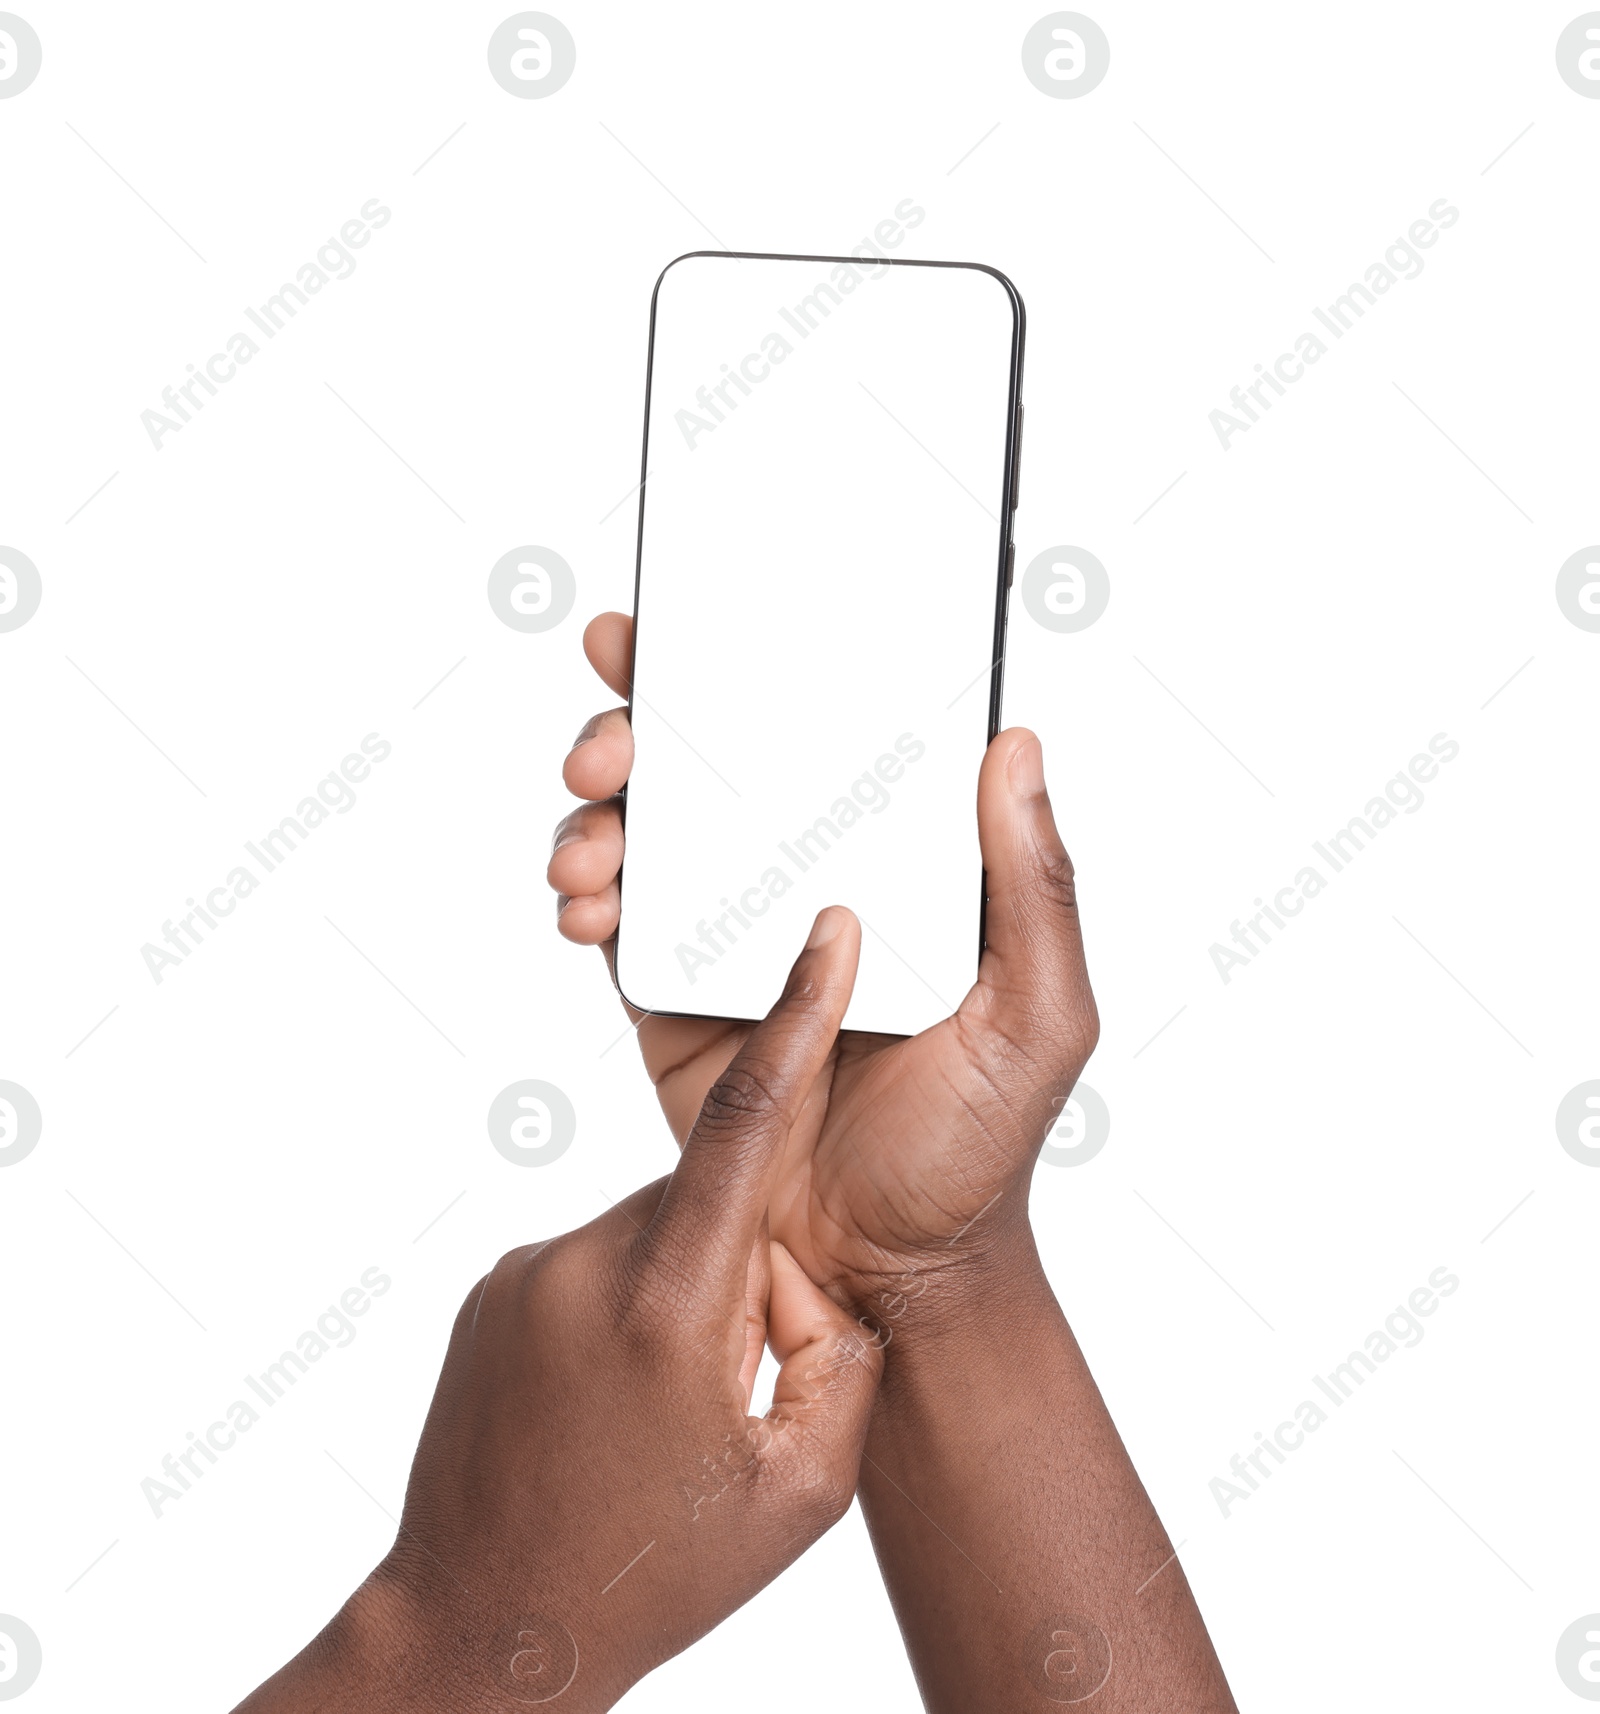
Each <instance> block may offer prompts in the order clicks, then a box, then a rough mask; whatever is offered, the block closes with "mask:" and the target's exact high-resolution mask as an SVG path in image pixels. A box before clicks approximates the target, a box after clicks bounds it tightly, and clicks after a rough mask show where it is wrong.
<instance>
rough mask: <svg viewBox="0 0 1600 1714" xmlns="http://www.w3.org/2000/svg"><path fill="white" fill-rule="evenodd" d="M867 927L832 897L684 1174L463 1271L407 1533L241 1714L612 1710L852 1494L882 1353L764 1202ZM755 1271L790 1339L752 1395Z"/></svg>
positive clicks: (781, 1334)
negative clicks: (771, 1236)
mask: <svg viewBox="0 0 1600 1714" xmlns="http://www.w3.org/2000/svg"><path fill="white" fill-rule="evenodd" d="M860 944H861V939H860V929H859V926H858V925H857V923H856V920H855V918H854V917H853V916H851V915H850V913H849V912H848V911H844V910H838V909H833V910H828V911H824V912H823V913H822V915H821V916H819V917H818V919H817V923H816V926H815V928H814V930H813V933H812V937H811V939H810V941H809V942H808V944H807V947H806V949H805V950H804V951H803V952H802V953H801V954H800V957H799V959H798V961H797V962H796V964H795V967H794V970H793V971H792V973H791V975H790V978H789V982H788V986H787V987H786V989H785V991H784V994H783V996H782V998H781V999H780V1000H779V1001H778V1003H777V1005H776V1006H774V1008H773V1010H772V1012H771V1013H770V1014H769V1015H768V1017H767V1018H766V1020H765V1021H764V1022H763V1023H762V1024H761V1025H759V1026H758V1027H757V1028H755V1029H753V1030H752V1031H751V1032H750V1034H749V1036H748V1038H747V1039H746V1041H745V1042H744V1043H743V1045H742V1047H741V1049H740V1052H739V1055H738V1057H737V1058H736V1059H735V1060H734V1061H733V1062H732V1063H731V1064H730V1065H729V1066H728V1067H727V1069H726V1071H725V1072H724V1073H723V1075H722V1076H721V1077H720V1078H719V1079H718V1081H717V1084H716V1086H715V1087H714V1088H712V1089H711V1090H709V1091H708V1092H707V1097H706V1100H705V1102H704V1103H703V1104H702V1106H701V1109H700V1112H699V1113H698V1115H697V1117H696V1120H695V1123H694V1126H693V1127H692V1129H691V1131H690V1134H689V1136H688V1138H687V1140H686V1142H685V1145H684V1150H683V1155H682V1158H681V1159H680V1161H679V1163H678V1167H677V1170H676V1171H675V1172H674V1173H673V1174H672V1176H671V1177H670V1178H668V1179H665V1180H662V1181H661V1182H660V1183H657V1184H652V1185H647V1186H646V1187H645V1188H644V1189H643V1190H641V1191H638V1192H636V1193H635V1194H634V1195H633V1196H632V1197H630V1198H629V1199H628V1200H627V1201H626V1202H623V1203H619V1204H618V1205H617V1207H615V1208H613V1209H611V1210H609V1211H608V1212H607V1213H605V1214H603V1215H601V1216H600V1218H599V1219H597V1220H595V1221H592V1222H591V1223H590V1224H589V1225H588V1226H585V1227H583V1228H581V1229H580V1230H579V1231H576V1232H569V1233H568V1234H566V1236H565V1237H561V1238H556V1239H553V1240H552V1241H551V1242H549V1243H547V1244H535V1245H529V1246H528V1247H526V1248H524V1249H521V1250H513V1251H512V1252H511V1253H510V1254H509V1255H507V1256H505V1257H503V1258H502V1259H501V1260H500V1262H499V1263H497V1264H496V1266H495V1267H494V1268H493V1269H492V1270H491V1272H490V1273H489V1274H488V1275H486V1276H485V1277H484V1278H483V1279H482V1280H480V1281H479V1282H478V1284H477V1285H476V1286H474V1287H473V1289H472V1291H471V1292H470V1293H468V1295H467V1299H466V1302H465V1303H463V1304H462V1306H461V1313H460V1314H459V1315H458V1316H457V1317H456V1324H455V1328H454V1330H453V1332H452V1333H451V1336H450V1347H449V1350H448V1352H447V1353H446V1356H445V1362H444V1371H443V1373H442V1374H441V1375H440V1377H439V1385H438V1389H437V1391H436V1392H435V1394H434V1399H433V1406H432V1409H431V1410H430V1411H429V1412H428V1420H427V1423H426V1425H425V1426H424V1428H423V1431H422V1441H421V1444H420V1445H419V1446H418V1448H417V1456H416V1462H415V1463H414V1464H413V1466H412V1470H411V1481H410V1483H409V1484H408V1486H407V1490H406V1502H405V1511H404V1514H403V1516H402V1518H401V1523H400V1533H399V1536H398V1538H397V1539H396V1541H395V1544H394V1547H393V1548H392V1550H391V1551H390V1552H389V1554H388V1555H387V1557H386V1558H385V1559H384V1561H383V1563H382V1564H381V1565H379V1566H378V1568H377V1569H376V1570H375V1571H374V1572H373V1574H372V1575H371V1576H370V1577H369V1578H368V1579H367V1581H366V1582H365V1583H364V1584H363V1585H362V1587H361V1588H360V1589H359V1590H357V1592H356V1593H355V1594H354V1595H353V1596H352V1597H351V1598H350V1600H349V1601H348V1602H346V1604H345V1606H344V1608H343V1609H342V1610H341V1611H340V1613H339V1615H338V1616H337V1617H336V1618H335V1619H334V1621H333V1623H332V1624H330V1625H329V1626H328V1628H327V1629H326V1630H325V1631H324V1632H323V1633H322V1634H321V1635H320V1636H319V1637H318V1638H317V1639H316V1640H315V1641H314V1642H312V1643H311V1644H310V1645H309V1647H307V1648H306V1649H305V1650H304V1651H303V1652H302V1653H301V1654H299V1655H298V1656H296V1658H295V1659H294V1660H292V1661H290V1662H289V1664H288V1665H287V1666H285V1667H284V1668H283V1669H282V1670H281V1671H280V1672H278V1673H277V1674H275V1675H274V1676H273V1677H272V1678H271V1679H269V1680H268V1681H267V1682H266V1683H265V1684H264V1685H262V1686H261V1687H260V1688H259V1689H258V1690H257V1691H255V1692H254V1694H252V1695H251V1696H249V1697H247V1698H246V1699H245V1701H244V1702H243V1703H242V1704H241V1706H240V1710H239V1714H288V1711H296V1714H305V1711H309V1710H318V1711H322V1714H346V1711H352V1714H353V1711H355V1710H363V1711H365V1710H371V1709H382V1710H384V1711H385V1714H424V1711H426V1714H458V1711H459V1714H468V1711H471V1714H476V1711H478V1710H487V1709H496V1710H500V1709H515V1708H518V1707H526V1706H529V1705H531V1704H533V1703H542V1702H557V1701H559V1706H560V1708H561V1709H562V1710H563V1714H593V1711H597V1710H602V1709H606V1708H609V1707H610V1706H611V1705H612V1704H613V1703H614V1702H615V1701H616V1700H617V1699H618V1698H619V1697H620V1696H621V1695H622V1694H623V1693H624V1692H625V1691H627V1690H628V1689H629V1688H630V1687H631V1686H632V1685H633V1684H635V1683H637V1681H638V1680H639V1679H640V1678H642V1677H643V1676H644V1675H645V1674H646V1673H647V1672H649V1671H650V1670H651V1669H652V1668H653V1667H655V1666H658V1665H660V1663H661V1662H662V1661H664V1660H666V1659H668V1658H669V1657H670V1656H672V1655H674V1654H676V1653H678V1652H679V1650H681V1649H684V1648H686V1647H688V1645H689V1644H690V1643H692V1642H693V1641H694V1640H695V1639H696V1638H697V1637H700V1636H703V1635H704V1634H705V1633H706V1632H707V1631H709V1630H710V1629H711V1628H712V1627H713V1626H714V1625H716V1624H718V1623H720V1622H721V1621H722V1620H723V1619H725V1618H726V1617H727V1616H728V1614H730V1613H731V1612H733V1611H734V1610H735V1609H736V1608H738V1607H739V1606H741V1605H742V1604H743V1603H744V1602H746V1601H747V1600H749V1599H750V1597H751V1596H752V1595H754V1594H755V1593H756V1591H757V1590H759V1589H760V1588H762V1587H763V1585H765V1584H766V1583H768V1582H770V1581H771V1580H772V1578H773V1577H775V1576H776V1575H777V1574H778V1573H779V1572H780V1571H781V1570H782V1569H783V1568H784V1567H785V1566H786V1565H788V1564H789V1563H790V1562H791V1561H792V1560H794V1559H795V1558H796V1557H797V1556H798V1555H799V1554H800V1553H802V1552H803V1551H804V1550H805V1549H806V1548H807V1547H809V1546H810V1545H811V1543H812V1542H813V1541H815V1540H816V1539H817V1537H818V1536H820V1535H821V1534H822V1533H823V1532H824V1531H825V1530H827V1529H828V1528H829V1527H830V1526H831V1525H832V1524H833V1523H834V1522H835V1521H837V1519H838V1518H839V1517H840V1516H842V1515H843V1513H844V1511H845V1510H846V1508H847V1507H848V1506H849V1504H850V1499H851V1495H852V1493H853V1491H854V1487H855V1478H856V1471H857V1468H858V1466H859V1463H860V1458H861V1441H862V1437H863V1435H864V1434H865V1432H866V1424H867V1415H868V1412H869V1410H870V1408H871V1403H872V1395H873V1392H874V1389H875V1388H876V1386H877V1383H878V1378H879V1375H880V1372H881V1369H882V1358H881V1355H880V1353H879V1351H878V1350H877V1348H876V1346H875V1345H874V1343H873V1341H871V1340H870V1339H869V1338H867V1337H865V1336H864V1335H863V1333H862V1331H861V1329H860V1328H859V1327H857V1326H856V1324H855V1322H854V1321H853V1320H852V1319H851V1318H850V1316H849V1315H847V1314H846V1313H845V1312H844V1311H843V1310H841V1309H840V1308H839V1307H838V1306H837V1305H836V1304H834V1303H833V1302H831V1301H830V1300H829V1299H828V1298H827V1297H826V1296H824V1295H823V1293H822V1292H820V1291H819V1290H818V1289H817V1288H816V1286H814V1285H813V1284H812V1283H811V1282H810V1281H809V1280H808V1279H807V1278H806V1276H805V1275H804V1273H802V1272H801V1270H800V1268H799V1267H798V1266H797V1265H796V1264H795V1262H794V1261H793V1259H792V1258H791V1257H789V1256H788V1255H787V1253H786V1252H785V1251H783V1249H782V1248H781V1247H780V1246H778V1245H770V1246H769V1244H768V1242H767V1240H766V1239H765V1236H764V1222H765V1216H766V1206H767V1201H768V1198H769V1196H770V1194H771V1189H772V1185H773V1182H774V1180H775V1177H776V1173H777V1167H778V1162H779V1161H780V1160H781V1158H782V1155H783V1151H784V1146H785V1144H786V1142H787V1138H788V1133H789V1130H790V1128H791V1127H792V1125H793V1124H794V1122H795V1119H796V1116H797V1115H798V1112H799V1110H800V1108H801V1106H802V1105H803V1103H804V1101H805V1098H806V1094H807V1092H808V1091H809V1089H810V1087H811V1085H812V1083H813V1082H814V1081H815V1079H816V1077H817V1074H818V1072H819V1070H820V1068H821V1066H822V1064H823V1062H824V1061H825V1060H826V1058H827V1056H828V1055H829V1054H830V1053H831V1051H832V1049H833V1044H834V1040H835V1037H836V1034H837V1031H838V1028H839V1020H840V1019H841V1018H842V1017H843V1015H844V1008H845V1005H846V1003H847V1001H848V999H849V996H850V990H851V986H852V984H853V982H854V979H855V966H856V958H857V955H858V953H859V951H860ZM757 1255H759V1257H760V1258H761V1264H762V1265H761V1267H760V1268H759V1269H753V1268H752V1257H753V1256H757ZM756 1274H758V1275H759V1288H758V1290H757V1291H756V1294H755V1295H756V1297H757V1299H758V1304H757V1307H758V1311H759V1322H760V1325H759V1327H758V1329H757V1332H758V1335H759V1337H758V1339H757V1342H756V1345H755V1355H756V1356H759V1354H760V1340H761V1339H763V1338H764V1339H766V1340H768V1341H770V1342H771V1344H772V1347H773V1350H774V1352H775V1354H776V1355H777V1356H778V1357H779V1358H780V1360H781V1363H782V1367H781V1369H780V1371H779V1374H778V1377H777V1381H776V1383H775V1386H774V1392H773V1404H772V1408H771V1409H770V1410H769V1411H768V1412H767V1413H766V1414H765V1416H763V1417H759V1418H757V1417H751V1416H749V1415H748V1414H747V1412H748V1410H749V1402H750V1392H749V1389H750V1383H751V1380H752V1378H753V1375H754V1364H753V1361H752V1360H751V1349H750V1340H749V1339H748V1337H747V1329H746V1323H745V1311H746V1303H747V1299H748V1298H749V1297H750V1295H751V1293H752V1278H753V1275H756Z"/></svg>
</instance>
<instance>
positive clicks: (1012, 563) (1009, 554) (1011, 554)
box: [1006, 541, 1017, 589]
mask: <svg viewBox="0 0 1600 1714" xmlns="http://www.w3.org/2000/svg"><path fill="white" fill-rule="evenodd" d="M1016 569H1017V544H1016V543H1015V542H1010V541H1008V542H1007V543H1006V588H1007V589H1009V588H1010V587H1011V578H1012V574H1013V573H1014V572H1015V571H1016Z"/></svg>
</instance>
